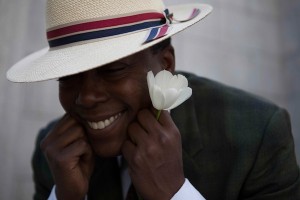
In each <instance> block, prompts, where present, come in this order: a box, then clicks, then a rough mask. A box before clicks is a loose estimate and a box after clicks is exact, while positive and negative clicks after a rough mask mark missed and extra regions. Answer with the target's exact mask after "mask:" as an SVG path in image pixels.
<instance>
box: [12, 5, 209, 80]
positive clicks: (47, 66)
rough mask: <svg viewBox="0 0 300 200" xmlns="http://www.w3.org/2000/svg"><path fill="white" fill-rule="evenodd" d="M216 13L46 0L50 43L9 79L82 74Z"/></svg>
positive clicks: (205, 7) (178, 7)
mask: <svg viewBox="0 0 300 200" xmlns="http://www.w3.org/2000/svg"><path fill="white" fill-rule="evenodd" d="M211 11H212V7H211V6H210V5H206V4H184V5H176V6H170V7H168V8H166V7H165V5H164V4H163V2H162V0H48V1H47V7H46V27H47V39H48V44H49V47H47V48H45V49H42V50H40V51H37V52H35V53H33V54H31V55H29V56H27V57H25V58H24V59H22V60H21V61H19V62H18V63H16V64H15V65H14V66H12V67H11V68H10V69H9V70H8V71H7V74H6V75H7V79H8V80H10V81H13V82H35V81H44V80H50V79H57V78H60V77H64V76H68V75H72V74H77V73H81V72H84V71H87V70H90V69H93V68H96V67H101V66H103V65H106V64H109V63H111V62H114V61H116V60H119V59H121V58H124V57H127V56H129V55H132V54H134V53H137V52H139V51H142V50H144V49H146V48H149V47H151V46H153V45H155V44H157V43H159V42H161V41H163V40H165V39H167V38H169V37H171V36H173V35H174V34H176V33H178V32H180V31H182V30H184V29H186V28H187V27H189V26H191V25H193V24H195V23H196V22H198V21H200V20H201V19H203V18H204V17H206V16H207V15H208V14H209V13H210V12H211Z"/></svg>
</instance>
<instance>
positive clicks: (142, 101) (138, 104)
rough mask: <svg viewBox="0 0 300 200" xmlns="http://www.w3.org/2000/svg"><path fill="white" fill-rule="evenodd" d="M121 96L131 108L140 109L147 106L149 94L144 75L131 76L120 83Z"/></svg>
mask: <svg viewBox="0 0 300 200" xmlns="http://www.w3.org/2000/svg"><path fill="white" fill-rule="evenodd" d="M120 87H121V88H122V90H121V92H122V98H123V101H125V100H126V101H127V102H126V103H127V104H128V105H129V106H130V107H131V108H132V109H133V110H135V111H136V110H140V109H141V108H145V107H148V106H149V102H150V96H149V91H148V85H147V80H146V75H145V77H144V76H141V77H138V78H132V79H130V80H128V81H126V82H123V83H122V86H120Z"/></svg>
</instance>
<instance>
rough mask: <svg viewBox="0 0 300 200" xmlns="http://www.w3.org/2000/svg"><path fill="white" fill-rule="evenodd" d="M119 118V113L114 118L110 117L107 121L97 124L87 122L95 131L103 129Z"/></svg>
mask: <svg viewBox="0 0 300 200" xmlns="http://www.w3.org/2000/svg"><path fill="white" fill-rule="evenodd" d="M120 116H121V113H118V114H116V115H115V116H111V117H110V118H109V119H106V120H103V121H99V122H88V124H89V126H90V127H91V128H92V129H95V130H97V129H104V128H105V127H107V126H109V125H111V124H112V123H113V122H114V121H115V120H116V119H118V118H119V117H120Z"/></svg>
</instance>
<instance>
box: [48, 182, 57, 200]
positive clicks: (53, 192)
mask: <svg viewBox="0 0 300 200" xmlns="http://www.w3.org/2000/svg"><path fill="white" fill-rule="evenodd" d="M48 200H57V199H56V195H55V185H54V186H53V188H52V190H51V193H50V196H49V197H48Z"/></svg>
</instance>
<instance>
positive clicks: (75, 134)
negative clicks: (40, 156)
mask: <svg viewBox="0 0 300 200" xmlns="http://www.w3.org/2000/svg"><path fill="white" fill-rule="evenodd" d="M85 137H86V136H85V134H84V129H83V128H82V127H81V126H79V125H74V126H72V127H70V128H69V129H68V130H66V131H64V134H60V135H56V137H55V138H54V137H48V138H45V139H43V140H42V141H41V143H40V146H41V149H42V150H43V151H47V149H48V150H49V148H50V149H51V148H52V149H56V150H58V151H59V150H60V149H62V148H64V147H66V146H68V145H70V144H71V143H73V142H74V141H75V140H77V139H80V138H85Z"/></svg>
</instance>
